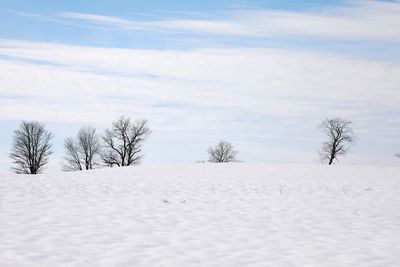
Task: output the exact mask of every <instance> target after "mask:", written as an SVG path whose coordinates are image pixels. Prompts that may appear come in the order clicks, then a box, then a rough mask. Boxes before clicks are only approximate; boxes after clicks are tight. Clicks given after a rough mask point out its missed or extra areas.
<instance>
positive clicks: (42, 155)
mask: <svg viewBox="0 0 400 267" xmlns="http://www.w3.org/2000/svg"><path fill="white" fill-rule="evenodd" d="M52 138H53V134H52V133H50V132H49V131H47V130H46V128H45V126H44V124H43V123H39V122H37V121H23V122H22V123H21V124H20V127H19V129H18V130H15V131H14V142H13V146H12V149H11V153H10V158H11V159H13V161H14V164H15V165H16V166H15V167H12V168H11V169H12V170H13V171H14V172H16V173H23V174H38V173H41V172H42V171H43V168H44V166H45V165H46V164H47V163H48V160H49V156H50V155H51V154H52V153H53V152H52V151H51V146H52V145H51V143H50V141H51V139H52Z"/></svg>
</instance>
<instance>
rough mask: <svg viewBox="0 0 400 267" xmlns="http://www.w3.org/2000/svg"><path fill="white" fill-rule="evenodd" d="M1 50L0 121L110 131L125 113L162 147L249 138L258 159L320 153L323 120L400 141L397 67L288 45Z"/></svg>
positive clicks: (365, 138)
mask: <svg viewBox="0 0 400 267" xmlns="http://www.w3.org/2000/svg"><path fill="white" fill-rule="evenodd" d="M0 54H1V55H3V56H6V57H7V58H8V59H7V60H0V73H1V79H0V96H1V97H0V105H1V110H0V120H10V119H16V120H19V119H38V120H45V121H54V122H72V123H81V124H86V123H91V124H96V125H100V126H101V127H104V126H105V125H106V124H107V125H108V124H109V122H110V121H111V120H113V119H114V118H115V117H116V116H118V115H120V114H126V115H128V116H131V117H133V118H147V119H149V120H150V122H151V125H152V128H153V129H154V132H155V133H154V136H153V137H154V138H155V139H156V140H154V143H158V144H162V143H163V142H161V140H165V139H164V138H166V139H168V138H169V139H168V140H175V141H176V142H178V140H177V139H176V138H177V137H176V135H178V136H179V138H178V139H182V138H181V137H184V138H187V139H188V141H187V142H188V144H187V147H190V146H195V145H203V146H206V145H209V144H210V142H211V140H215V139H219V138H226V139H228V140H230V141H233V142H235V141H236V142H237V143H239V144H243V145H242V146H243V147H245V146H246V145H245V144H249V142H250V141H249V140H251V143H252V144H253V146H250V145H249V147H250V148H251V147H256V146H258V149H257V151H258V152H257V154H252V155H250V152H246V153H248V155H250V156H247V158H251V159H254V157H255V156H254V155H261V153H260V151H262V150H264V151H268V150H271V151H275V150H276V148H274V147H271V145H268V143H269V142H272V144H276V142H279V140H284V141H283V143H287V144H286V146H291V145H292V144H297V146H298V147H297V148H296V146H294V147H290V149H289V147H287V148H286V151H289V150H290V151H293V150H294V151H296V149H297V150H304V146H310V147H317V146H318V144H319V142H320V139H319V138H320V137H321V136H320V135H319V130H318V129H317V128H316V125H317V124H318V123H319V121H320V120H321V119H323V118H325V117H326V116H344V117H346V118H349V119H352V120H354V122H355V125H356V127H357V130H356V132H358V133H359V134H360V135H361V136H360V140H361V141H360V142H361V144H363V142H365V143H368V142H369V140H371V139H379V138H381V139H382V138H386V140H389V141H388V142H392V144H396V142H397V141H396V140H397V135H398V132H399V130H400V121H398V118H397V117H398V114H399V113H400V110H399V106H398V103H399V102H400V94H399V92H398V85H399V84H400V66H399V65H396V64H390V63H385V62H378V61H371V60H360V59H352V58H348V57H340V56H335V55H329V54H317V53H305V52H294V51H290V50H281V49H226V48H225V49H224V48H220V49H198V50H193V51H160V50H137V49H114V48H93V47H81V46H69V45H59V44H49V43H34V42H22V41H6V40H2V41H0ZM38 63H39V64H38ZM377 129H379V132H377ZM154 143H153V144H154ZM149 146H150V147H151V145H149ZM283 146H285V144H283ZM391 148H392V146H390V145H386V147H385V148H382V149H385V150H388V149H391ZM153 149H154V150H156V148H154V147H153ZM183 149H184V150H182V153H183V151H185V150H186V148H183ZM247 150H248V149H247ZM247 150H246V151H247ZM171 151H172V149H171ZM283 151H285V149H283ZM312 151H314V148H312ZM178 152H179V150H178V151H176V152H171V153H178ZM364 152H365V151H363V153H364ZM394 152H395V151H393V152H390V153H388V155H389V156H391V155H392V154H393V153H394ZM201 153H204V152H203V151H201ZM293 153H295V152H291V154H293ZM360 153H361V152H360ZM368 153H371V155H372V156H371V157H373V154H372V151H369V152H368ZM178 154H179V153H178ZM310 154H312V153H310ZM266 155H269V156H268V157H269V159H272V158H273V157H271V155H270V154H269V153H266ZM193 157H196V158H193V161H194V160H197V159H201V158H200V157H199V156H198V154H193ZM363 157H365V155H363ZM242 158H243V159H244V160H246V155H242ZM260 158H261V160H262V159H265V158H262V156H260ZM275 160H277V161H282V160H284V159H276V158H275ZM288 160H290V159H288ZM291 160H298V159H296V158H292V159H291ZM302 160H314V158H308V159H304V158H302ZM355 162H357V160H355Z"/></svg>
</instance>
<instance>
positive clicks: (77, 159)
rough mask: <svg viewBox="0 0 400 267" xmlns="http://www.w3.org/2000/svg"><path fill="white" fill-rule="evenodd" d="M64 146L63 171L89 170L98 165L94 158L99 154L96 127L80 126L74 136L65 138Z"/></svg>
mask: <svg viewBox="0 0 400 267" xmlns="http://www.w3.org/2000/svg"><path fill="white" fill-rule="evenodd" d="M64 148H65V153H66V154H67V156H66V157H65V158H64V159H65V162H64V163H63V170H64V171H82V170H91V169H93V168H94V167H95V166H96V165H98V162H97V161H96V159H97V157H98V156H100V149H101V144H100V138H99V135H98V134H97V133H96V129H94V128H92V127H83V128H81V129H80V130H79V131H78V134H77V135H76V138H71V137H69V138H67V139H65V142H64Z"/></svg>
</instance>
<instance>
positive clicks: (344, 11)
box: [60, 1, 400, 42]
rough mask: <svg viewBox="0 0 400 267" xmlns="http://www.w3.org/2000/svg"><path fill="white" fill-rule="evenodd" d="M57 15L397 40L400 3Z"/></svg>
mask: <svg viewBox="0 0 400 267" xmlns="http://www.w3.org/2000/svg"><path fill="white" fill-rule="evenodd" d="M60 17H62V18H64V19H70V20H80V21H85V22H86V23H90V24H96V25H102V26H107V27H118V28H125V29H131V30H158V31H159V30H169V31H170V30H174V31H187V32H191V33H203V34H204V33H208V34H224V35H235V36H253V37H271V36H286V37H290V36H308V37H316V38H317V37H319V38H332V39H346V40H378V41H393V42H399V41H400V2H397V1H396V2H382V1H379V2H378V1H350V2H348V6H346V7H340V8H335V9H333V8H331V9H327V10H318V12H313V11H308V12H294V11H276V10H257V11H255V10H242V11H240V10H236V11H234V12H231V13H226V14H225V16H224V18H223V19H221V18H218V19H212V18H209V17H207V18H204V19H165V20H153V21H142V20H131V19H123V18H118V17H110V16H103V15H95V14H85V13H62V14H60Z"/></svg>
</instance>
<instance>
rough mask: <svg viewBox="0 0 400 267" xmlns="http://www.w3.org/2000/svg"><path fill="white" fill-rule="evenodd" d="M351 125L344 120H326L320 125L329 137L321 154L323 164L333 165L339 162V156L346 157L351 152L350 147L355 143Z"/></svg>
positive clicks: (323, 145)
mask: <svg viewBox="0 0 400 267" xmlns="http://www.w3.org/2000/svg"><path fill="white" fill-rule="evenodd" d="M351 124H352V122H351V121H348V120H344V119H342V118H332V119H326V120H324V121H323V122H322V123H321V124H320V127H321V128H322V129H323V130H324V132H325V133H326V134H327V136H328V139H327V140H326V141H325V142H324V143H323V144H322V147H321V150H320V152H319V154H320V157H321V160H322V161H323V162H328V164H329V165H331V164H332V163H335V162H337V161H338V157H339V156H344V155H346V154H347V152H349V149H350V145H351V144H352V143H353V142H354V132H353V128H352V127H351Z"/></svg>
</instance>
